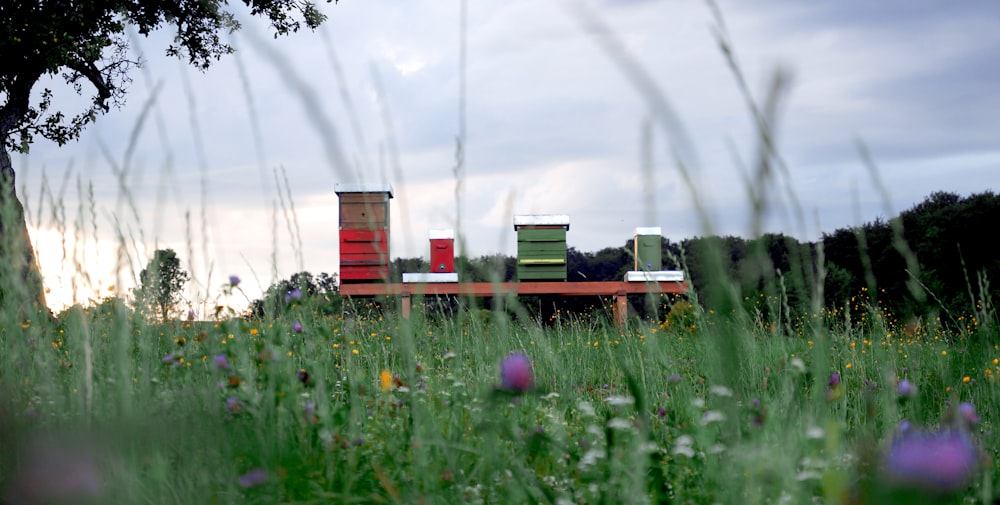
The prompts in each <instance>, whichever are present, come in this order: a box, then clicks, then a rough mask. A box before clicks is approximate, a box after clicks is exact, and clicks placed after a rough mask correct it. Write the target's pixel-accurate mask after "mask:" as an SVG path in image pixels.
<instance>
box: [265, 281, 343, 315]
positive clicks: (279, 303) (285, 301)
mask: <svg viewBox="0 0 1000 505" xmlns="http://www.w3.org/2000/svg"><path fill="white" fill-rule="evenodd" d="M338 291H339V288H338V287H337V274H333V275H330V274H328V273H326V272H321V273H320V274H319V275H313V274H311V273H309V272H298V273H295V274H293V275H292V276H291V277H289V278H288V279H282V280H280V281H278V282H276V283H274V284H272V285H271V286H269V287H268V288H267V291H265V292H264V296H263V297H261V298H259V299H257V300H254V301H252V302H250V307H249V308H248V309H247V316H248V317H255V318H258V319H262V318H264V317H277V316H279V315H281V314H284V313H285V312H287V311H288V310H289V309H290V308H292V307H297V306H306V307H309V308H310V309H311V310H313V311H315V312H318V313H320V314H325V315H332V314H337V313H339V312H340V310H341V300H340V296H339V295H338Z"/></svg>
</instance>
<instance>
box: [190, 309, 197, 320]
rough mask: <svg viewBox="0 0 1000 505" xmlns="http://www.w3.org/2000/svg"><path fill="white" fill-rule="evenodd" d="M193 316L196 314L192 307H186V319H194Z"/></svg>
mask: <svg viewBox="0 0 1000 505" xmlns="http://www.w3.org/2000/svg"><path fill="white" fill-rule="evenodd" d="M195 317H197V316H196V315H195V313H194V309H188V321H194V319H195Z"/></svg>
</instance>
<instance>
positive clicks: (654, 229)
mask: <svg viewBox="0 0 1000 505" xmlns="http://www.w3.org/2000/svg"><path fill="white" fill-rule="evenodd" d="M635 234H636V235H659V236H661V237H662V236H663V228H660V227H659V226H640V227H638V228H636V229H635Z"/></svg>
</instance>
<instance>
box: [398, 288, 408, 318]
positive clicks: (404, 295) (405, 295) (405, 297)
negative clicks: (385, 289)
mask: <svg viewBox="0 0 1000 505" xmlns="http://www.w3.org/2000/svg"><path fill="white" fill-rule="evenodd" d="M399 302H400V304H401V305H402V307H401V309H400V313H401V314H402V315H403V319H410V292H409V291H403V292H402V293H401V294H400V297H399Z"/></svg>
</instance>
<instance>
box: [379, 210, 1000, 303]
mask: <svg viewBox="0 0 1000 505" xmlns="http://www.w3.org/2000/svg"><path fill="white" fill-rule="evenodd" d="M998 222H1000V197H998V196H997V195H995V194H994V193H993V192H991V191H987V192H984V193H979V194H973V195H970V196H968V197H964V198H963V197H961V196H959V195H956V194H954V193H944V192H937V193H934V194H932V195H930V196H928V197H927V198H926V199H925V200H924V201H923V202H922V203H920V204H918V205H915V206H914V207H913V208H911V209H909V210H906V211H904V212H902V213H900V215H899V216H896V217H894V218H892V219H889V220H886V219H883V218H879V219H876V220H875V221H872V222H869V223H865V224H864V225H862V226H858V227H854V228H843V229H838V230H836V231H834V232H832V233H828V234H823V236H822V237H821V239H820V240H819V241H818V242H805V243H803V242H799V241H798V240H797V239H795V238H793V237H789V236H786V235H783V234H765V235H762V236H760V237H758V238H755V239H744V238H740V237H732V236H727V237H717V236H712V237H695V238H690V239H685V240H683V241H681V242H680V243H675V242H672V241H670V240H668V239H666V238H664V239H662V244H663V245H662V248H663V249H662V251H663V262H664V265H663V268H664V269H683V270H685V271H686V272H687V274H688V276H689V279H690V282H691V285H692V287H693V288H694V292H695V293H696V297H697V298H696V299H697V301H698V302H699V303H700V304H702V305H703V306H704V307H705V308H706V309H713V310H716V311H728V310H731V309H733V308H736V306H740V305H742V306H748V305H749V306H752V305H753V302H754V300H756V299H757V298H759V297H760V296H761V294H763V295H764V296H765V297H766V298H772V299H773V298H779V299H780V300H781V306H782V308H783V309H785V308H787V310H788V311H790V312H793V313H796V314H803V313H806V312H808V311H810V310H811V308H813V302H814V300H817V297H818V295H819V293H820V292H822V299H821V303H820V304H819V305H822V306H824V307H828V308H833V307H843V306H844V305H845V304H847V303H848V302H849V301H850V300H851V297H853V296H856V295H859V294H861V293H862V292H866V293H868V295H869V296H870V300H871V302H873V303H875V302H877V303H878V304H880V305H881V306H882V307H884V308H886V309H888V310H890V311H891V312H892V313H894V314H896V315H897V316H899V317H901V318H903V317H909V316H926V315H928V314H935V313H941V312H943V313H945V314H953V315H955V317H957V315H958V314H969V313H971V312H974V311H976V310H980V309H978V308H977V307H980V306H981V301H983V300H984V299H986V298H989V297H991V296H993V295H995V294H996V293H997V288H996V286H998V285H1000V253H998V252H997V248H996V247H994V246H993V245H992V242H993V237H992V231H993V230H995V229H996V223H998ZM632 251H633V243H632V240H631V239H629V240H627V241H626V242H625V243H624V244H623V245H622V246H621V247H607V248H604V249H601V250H599V251H597V252H581V251H579V250H577V249H576V248H573V247H570V248H569V249H568V250H567V277H568V279H567V280H568V281H569V282H574V281H588V280H589V281H610V280H620V279H622V278H623V276H624V274H625V272H626V271H628V270H631V269H632V268H633V261H634V260H633V255H632ZM821 251H822V256H821V255H820V252H821ZM821 257H822V260H823V263H822V265H823V268H822V269H820V268H819V259H820V258H821ZM516 261H517V260H516V258H514V257H509V256H503V255H493V256H483V257H479V258H458V260H457V262H456V269H457V270H458V271H459V272H462V279H463V280H467V281H489V280H501V281H508V280H513V279H514V277H515V271H516V268H515V266H516ZM427 268H428V267H427V265H426V261H425V260H423V259H421V258H397V259H395V260H394V261H393V262H392V265H391V269H390V276H391V278H392V279H393V280H394V281H397V282H398V281H399V280H400V279H401V276H402V272H421V271H426V270H427ZM821 272H822V274H823V285H822V288H823V289H822V290H819V289H818V287H819V286H818V282H819V279H820V273H821ZM559 303H561V304H562V305H561V306H563V307H566V308H570V309H572V308H574V306H579V308H585V307H592V306H593V305H594V301H593V300H573V299H565V300H560V301H559ZM633 305H641V304H639V303H634V304H633ZM637 308H639V309H640V311H641V307H637ZM757 309H758V310H760V307H757ZM768 310H773V309H769V308H768V307H766V306H765V307H764V308H763V311H764V312H765V314H764V315H765V316H767V315H768V314H766V312H767V311H768Z"/></svg>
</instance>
